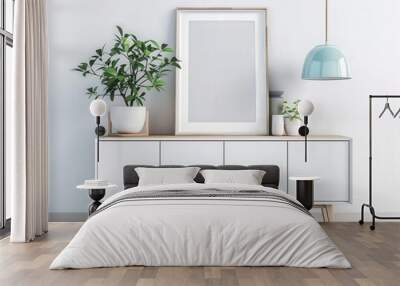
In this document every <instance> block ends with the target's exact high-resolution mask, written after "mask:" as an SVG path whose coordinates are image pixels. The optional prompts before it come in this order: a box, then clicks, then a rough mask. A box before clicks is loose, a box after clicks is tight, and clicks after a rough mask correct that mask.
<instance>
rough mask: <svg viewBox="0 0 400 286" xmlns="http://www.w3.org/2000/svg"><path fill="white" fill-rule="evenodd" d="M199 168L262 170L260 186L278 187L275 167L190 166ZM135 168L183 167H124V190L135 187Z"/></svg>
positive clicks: (167, 166) (170, 166)
mask: <svg viewBox="0 0 400 286" xmlns="http://www.w3.org/2000/svg"><path fill="white" fill-rule="evenodd" d="M191 166H196V167H200V168H201V169H220V170H248V169H252V170H263V171H265V175H264V178H263V180H262V185H263V186H265V187H271V188H275V189H277V188H278V186H279V167H278V166H275V165H249V166H241V165H224V166H212V165H191ZM137 167H150V168H179V167H184V166H181V165H163V166H151V165H127V166H125V167H124V189H129V188H133V187H136V186H137V185H138V183H139V177H138V175H137V173H136V171H135V168H137ZM194 180H195V181H196V182H197V183H204V178H203V176H202V175H201V174H200V173H199V174H198V175H197V176H196V178H194Z"/></svg>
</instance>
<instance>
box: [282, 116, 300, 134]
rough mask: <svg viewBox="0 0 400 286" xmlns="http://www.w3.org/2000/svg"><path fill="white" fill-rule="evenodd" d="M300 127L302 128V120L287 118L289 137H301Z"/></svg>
mask: <svg viewBox="0 0 400 286" xmlns="http://www.w3.org/2000/svg"><path fill="white" fill-rule="evenodd" d="M300 126H301V121H300V120H290V119H289V118H285V131H286V135H289V136H296V135H299V128H300Z"/></svg>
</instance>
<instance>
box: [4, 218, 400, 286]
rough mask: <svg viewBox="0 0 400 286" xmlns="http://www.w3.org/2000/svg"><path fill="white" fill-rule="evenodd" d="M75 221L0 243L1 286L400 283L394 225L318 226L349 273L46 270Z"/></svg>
mask: <svg viewBox="0 0 400 286" xmlns="http://www.w3.org/2000/svg"><path fill="white" fill-rule="evenodd" d="M80 226H81V223H50V226H49V233H48V234H47V235H45V236H43V237H42V238H39V239H37V240H35V241H34V242H32V243H27V244H24V243H20V244H17V243H16V244H10V243H9V241H8V238H5V239H2V240H0V285H2V286H9V285H10V286H19V285H23V286H24V285H29V286H36V285H38V286H46V285H57V286H63V285H67V286H74V285H84V286H89V285H96V286H99V285H120V286H122V285H136V286H164V285H165V286H181V285H182V286H183V285H190V286H217V285H218V286H219V285H226V286H266V285H274V286H279V285H288V286H293V285H299V286H301V285H304V286H318V285H346V286H352V285H361V286H364V285H367V286H381V285H384V286H391V285H393V286H395V285H396V286H398V285H400V223H386V222H384V223H383V222H382V223H379V224H377V229H376V230H375V231H374V232H372V231H370V230H369V229H368V225H363V226H360V225H358V224H356V223H327V224H323V225H322V226H323V228H324V229H325V230H326V231H327V233H328V234H329V236H330V237H331V239H332V240H333V241H335V243H336V244H337V245H338V247H339V248H340V249H341V250H342V251H343V252H344V254H345V255H346V257H347V258H348V259H349V260H350V262H351V263H352V266H353V268H352V269H347V270H343V269H305V268H289V267H120V268H101V269H86V270H56V271H55V270H53V271H50V270H48V267H49V264H50V263H51V261H52V260H53V259H54V258H55V256H56V255H57V254H58V253H59V252H60V251H61V250H62V249H63V248H64V247H65V246H66V244H67V243H68V241H69V240H70V239H71V238H72V237H73V236H74V234H75V233H76V232H77V231H78V229H79V228H80Z"/></svg>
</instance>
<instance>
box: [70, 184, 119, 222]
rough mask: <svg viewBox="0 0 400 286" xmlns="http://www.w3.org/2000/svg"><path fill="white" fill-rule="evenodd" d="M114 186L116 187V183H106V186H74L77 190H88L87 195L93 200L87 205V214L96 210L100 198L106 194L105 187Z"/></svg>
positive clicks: (99, 203)
mask: <svg viewBox="0 0 400 286" xmlns="http://www.w3.org/2000/svg"><path fill="white" fill-rule="evenodd" d="M115 187H117V185H114V184H108V185H106V186H91V185H79V186H76V188H77V189H78V190H88V191H89V197H90V198H91V199H92V200H93V202H92V203H91V204H90V205H89V207H88V211H89V215H91V214H92V213H94V212H95V211H96V210H97V208H98V207H99V206H100V205H101V202H100V200H101V199H102V198H104V196H105V194H106V189H111V188H115Z"/></svg>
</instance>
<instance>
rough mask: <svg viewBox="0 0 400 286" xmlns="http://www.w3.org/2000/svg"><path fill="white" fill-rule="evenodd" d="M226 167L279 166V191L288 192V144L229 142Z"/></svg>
mask: <svg viewBox="0 0 400 286" xmlns="http://www.w3.org/2000/svg"><path fill="white" fill-rule="evenodd" d="M225 164H226V165H277V166H279V172H280V174H279V175H280V176H279V189H280V190H282V191H284V192H286V191H287V142H283V141H276V142H267V141H254V142H247V141H246V142H245V141H227V142H225Z"/></svg>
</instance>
